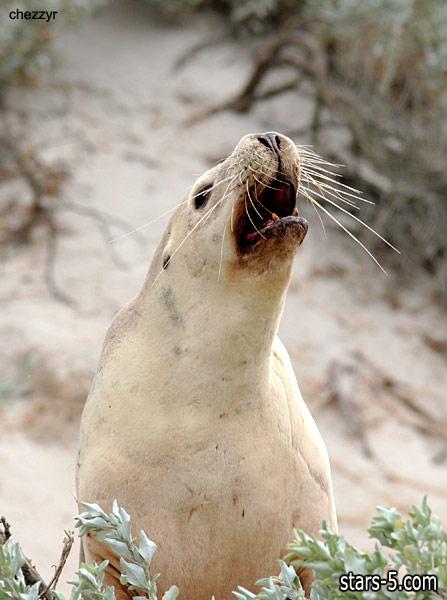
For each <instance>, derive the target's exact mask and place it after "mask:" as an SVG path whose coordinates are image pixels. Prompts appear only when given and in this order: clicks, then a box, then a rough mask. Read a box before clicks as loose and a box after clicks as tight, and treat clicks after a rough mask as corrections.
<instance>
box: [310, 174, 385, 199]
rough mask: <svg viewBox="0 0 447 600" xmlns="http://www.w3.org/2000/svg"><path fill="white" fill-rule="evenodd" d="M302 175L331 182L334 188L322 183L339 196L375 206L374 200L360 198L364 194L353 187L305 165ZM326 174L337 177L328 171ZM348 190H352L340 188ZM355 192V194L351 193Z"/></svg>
mask: <svg viewBox="0 0 447 600" xmlns="http://www.w3.org/2000/svg"><path fill="white" fill-rule="evenodd" d="M302 173H303V174H306V175H309V176H310V177H311V176H312V175H314V176H315V177H318V178H321V179H324V180H326V181H330V182H331V183H332V184H334V186H335V187H334V186H331V185H329V184H327V183H324V182H320V183H321V184H322V185H325V186H326V187H328V188H330V189H332V190H334V191H337V192H338V193H339V194H342V195H345V196H349V197H350V198H354V199H355V200H360V202H366V203H367V204H375V203H374V202H373V201H372V200H367V199H366V198H362V197H361V196H360V194H361V193H362V192H360V191H359V190H356V189H355V188H353V187H350V186H349V185H346V184H344V183H341V181H336V180H335V179H333V178H331V177H327V176H326V175H323V174H322V173H320V172H318V171H315V170H314V169H307V167H306V166H305V165H304V166H303V169H302ZM326 173H329V174H330V175H332V176H333V177H334V176H336V175H335V174H333V173H330V171H326ZM340 187H341V188H346V189H348V190H350V192H346V191H345V190H344V189H339V188H340ZM351 192H353V193H351Z"/></svg>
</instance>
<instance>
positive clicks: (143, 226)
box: [109, 199, 187, 244]
mask: <svg viewBox="0 0 447 600" xmlns="http://www.w3.org/2000/svg"><path fill="white" fill-rule="evenodd" d="M186 201H187V199H186V200H182V201H181V202H180V204H176V205H175V206H173V207H172V208H169V209H168V210H165V211H164V212H162V213H161V215H158V217H155V218H153V219H151V220H150V221H148V222H147V223H144V225H140V226H139V227H136V228H135V229H133V230H132V231H127V232H126V233H122V234H121V235H119V236H117V237H115V238H112V239H111V240H109V243H110V244H114V243H115V242H119V241H120V240H122V239H124V238H126V237H129V235H133V234H134V233H138V232H139V231H142V230H143V229H146V227H149V225H152V223H155V221H158V220H159V219H161V218H163V217H165V216H166V215H168V214H169V213H170V212H172V211H173V210H175V209H176V208H178V207H179V206H181V205H182V204H184V203H185V202H186Z"/></svg>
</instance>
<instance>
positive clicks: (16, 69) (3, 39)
mask: <svg viewBox="0 0 447 600" xmlns="http://www.w3.org/2000/svg"><path fill="white" fill-rule="evenodd" d="M105 2H106V0H41V1H40V2H39V3H38V6H37V5H36V2H34V1H33V0H20V1H19V2H17V1H16V0H3V1H2V3H1V7H0V20H1V36H0V91H1V92H2V93H4V91H5V89H6V88H7V87H8V86H9V85H12V84H16V83H23V82H32V81H35V80H36V79H37V78H38V77H39V76H40V75H41V74H42V73H43V72H45V71H47V70H48V69H49V68H51V67H52V66H53V64H54V61H55V55H54V53H53V49H52V38H53V32H54V31H55V28H56V27H59V25H60V24H64V23H67V22H70V23H73V22H78V21H80V20H81V19H83V18H84V17H86V16H87V15H88V14H90V13H91V12H92V11H93V10H94V9H96V8H99V7H100V6H102V5H103V4H105ZM16 9H19V10H21V11H24V12H25V11H32V10H36V9H38V10H39V11H42V10H46V11H54V10H56V11H58V14H57V16H56V20H52V21H51V22H50V23H46V22H45V21H44V20H32V19H31V20H28V19H10V18H9V13H10V11H11V10H16Z"/></svg>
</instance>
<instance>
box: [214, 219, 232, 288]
mask: <svg viewBox="0 0 447 600" xmlns="http://www.w3.org/2000/svg"><path fill="white" fill-rule="evenodd" d="M228 223H229V220H228V221H227V222H226V223H225V227H224V230H223V234H222V242H221V244H220V260H219V272H218V274H217V281H220V274H221V272H222V262H223V247H224V240H225V234H226V232H227V227H228Z"/></svg>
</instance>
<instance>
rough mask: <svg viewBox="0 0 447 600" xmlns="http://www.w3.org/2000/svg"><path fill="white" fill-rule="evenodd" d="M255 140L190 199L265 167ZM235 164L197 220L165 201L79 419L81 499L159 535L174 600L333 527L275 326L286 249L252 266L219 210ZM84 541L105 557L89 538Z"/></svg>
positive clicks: (310, 423)
mask: <svg viewBox="0 0 447 600" xmlns="http://www.w3.org/2000/svg"><path fill="white" fill-rule="evenodd" d="M281 139H282V140H284V141H283V142H282V146H281V147H282V148H283V147H284V148H285V149H284V150H283V152H284V162H283V169H289V171H290V176H292V175H293V177H294V178H295V179H296V180H297V179H298V177H299V173H298V170H297V169H296V168H295V166H294V165H295V164H296V163H297V161H298V159H299V157H298V156H297V155H296V150H295V147H294V146H293V144H292V143H291V142H289V140H288V139H287V138H281ZM259 146H260V145H259V143H258V142H257V141H256V138H255V136H246V137H245V138H243V139H242V140H241V142H240V143H239V145H238V146H237V148H236V149H235V151H234V152H233V154H232V156H231V157H230V158H229V159H227V161H226V162H225V163H223V165H221V166H219V167H216V168H215V169H213V170H211V171H210V172H208V173H207V174H205V176H203V177H202V178H201V180H199V182H198V183H197V184H196V185H195V186H194V187H193V189H192V192H191V195H190V196H191V197H192V196H193V195H194V193H195V192H196V191H197V190H198V189H199V188H200V185H202V184H203V183H204V182H205V183H206V182H208V181H214V182H215V181H218V180H219V178H220V179H222V178H223V177H225V176H231V175H233V174H235V173H236V175H237V174H238V173H239V171H240V169H241V168H242V167H243V166H246V165H250V164H255V163H256V164H258V161H261V164H262V165H264V169H265V172H267V171H268V168H267V167H268V166H269V165H271V166H272V160H273V159H272V157H271V156H270V154H269V151H268V150H267V149H264V148H263V147H259ZM250 161H255V163H254V162H252V163H250ZM246 171H247V174H246V175H244V176H242V175H241V177H240V178H236V180H235V181H234V182H233V184H234V189H233V190H232V189H231V188H230V189H229V190H227V195H226V196H224V193H225V188H227V183H226V182H225V183H222V184H220V185H219V186H217V187H216V188H214V190H213V193H212V195H211V199H210V201H209V206H208V207H207V208H211V207H213V206H215V209H214V210H213V211H212V212H211V213H210V215H209V217H208V219H205V220H204V221H203V222H202V223H201V224H200V225H199V226H197V227H196V228H195V229H194V227H195V226H196V224H197V223H198V221H199V219H200V218H201V217H202V216H203V214H204V211H202V212H201V211H197V210H196V209H194V207H193V206H192V203H191V198H189V199H187V201H186V202H184V203H183V204H182V205H180V207H179V208H178V209H177V210H176V212H175V214H174V215H173V217H172V219H171V222H170V225H169V226H168V230H167V232H166V234H165V236H164V238H163V240H162V241H161V243H160V246H159V249H158V251H157V253H156V255H155V257H154V260H153V263H152V267H151V271H150V273H149V276H148V279H147V281H146V283H145V286H144V288H143V290H142V292H141V294H140V295H139V296H138V297H137V298H136V299H135V300H134V301H133V302H131V303H130V304H129V305H128V306H127V307H125V308H124V309H123V310H122V311H121V312H120V313H119V315H118V316H117V317H116V319H115V321H114V323H113V324H112V327H111V329H110V331H109V334H108V336H107V338H106V342H105V345H104V350H103V356H102V359H101V364H100V366H99V369H98V373H97V375H96V378H95V382H94V384H93V386H92V390H91V392H90V395H89V398H88V401H87V403H86V406H85V410H84V414H83V418H82V426H81V446H80V455H79V465H78V474H77V485H78V499H79V500H84V501H87V502H98V503H100V504H101V505H102V506H103V508H105V509H110V508H111V502H112V500H113V499H114V498H116V499H117V500H118V502H119V504H121V505H122V506H123V507H124V508H126V510H127V511H128V512H130V514H131V516H132V518H133V521H134V524H135V527H136V528H138V529H140V528H143V529H144V530H145V531H146V533H147V535H148V536H149V537H150V538H151V539H153V540H154V541H155V542H156V543H157V544H158V551H157V553H156V555H155V558H154V561H153V571H154V572H160V573H161V577H160V580H159V589H160V592H164V591H165V589H167V588H168V587H169V586H170V585H172V584H176V585H178V587H179V588H180V591H181V596H180V597H181V598H182V599H184V600H209V599H210V598H211V596H212V595H213V594H214V595H215V597H216V600H230V598H232V595H231V591H232V590H235V589H237V586H238V585H243V586H245V587H247V588H249V589H250V588H251V589H253V587H254V582H255V581H256V579H258V578H260V577H263V576H267V575H270V574H274V573H276V572H277V571H278V566H277V559H278V558H280V557H281V555H282V554H283V553H284V551H285V549H286V544H287V542H288V541H290V540H291V538H292V529H293V528H294V527H299V528H302V529H304V530H305V531H307V532H308V533H312V534H317V533H318V531H319V528H320V526H321V522H322V520H323V519H326V520H328V521H329V523H330V525H331V526H332V527H333V528H335V527H336V517H335V510H334V502H333V496H332V485H331V476H330V470H329V462H328V457H327V453H326V450H325V447H324V444H323V442H322V440H321V437H320V435H319V433H318V430H317V428H316V425H315V423H314V420H313V419H312V417H311V415H310V413H309V411H308V409H307V407H306V405H305V403H304V401H303V399H302V397H301V394H300V392H299V389H298V385H297V382H296V378H295V374H294V372H293V369H292V366H291V363H290V360H289V357H288V354H287V351H286V350H285V348H284V346H283V345H282V344H281V342H280V341H279V340H278V338H277V336H276V334H277V330H278V325H279V321H280V318H281V314H282V311H283V305H284V300H285V295H286V290H287V285H288V281H289V277H290V270H291V264H292V260H293V255H294V253H295V250H296V246H297V243H296V242H294V241H293V240H288V239H284V240H280V241H276V240H275V241H274V242H273V243H272V244H271V246H270V247H269V250H268V255H267V254H266V252H265V251H263V252H260V254H259V256H258V257H256V258H254V259H253V265H250V263H249V262H246V261H244V260H240V258H238V257H237V252H236V251H235V247H234V235H233V233H232V232H231V223H230V219H231V214H232V208H233V207H236V208H237V207H238V206H239V205H238V204H237V203H238V202H240V200H239V198H240V196H241V194H243V192H244V186H243V183H244V181H245V180H244V177H248V178H250V177H251V175H250V171H249V170H247V169H246ZM259 177H261V178H262V175H261V174H260V175H259ZM261 180H262V181H263V182H264V181H265V179H264V180H263V179H261ZM249 181H250V182H252V180H250V179H249ZM241 182H242V183H241ZM297 183H298V181H297ZM222 198H224V199H223V200H222ZM219 202H220V204H219ZM216 203H217V204H216ZM205 211H206V209H205ZM235 214H237V210H235V209H233V218H234V217H235ZM193 229H194V231H193V233H192V234H191V235H190V236H189V238H188V239H187V241H186V242H185V243H184V244H183V245H182V246H181V247H180V250H178V252H177V253H176V254H174V250H175V248H178V247H179V244H180V243H181V242H182V240H183V239H184V238H185V236H186V235H188V232H190V231H191V230H193ZM224 230H226V232H225V236H224V237H223V233H224ZM222 240H223V242H222ZM281 244H282V245H281ZM166 252H168V253H170V254H171V255H172V259H171V262H170V264H169V266H168V268H167V269H166V270H162V267H161V264H162V257H163V256H164V255H166ZM262 265H264V267H262ZM252 266H253V268H252ZM84 551H85V557H86V560H91V559H95V560H100V559H103V558H109V559H110V558H111V556H110V552H109V551H108V549H107V548H105V547H104V546H103V545H101V544H98V543H97V542H95V541H94V540H92V539H91V538H85V539H84ZM113 564H114V565H115V567H118V563H116V561H114V563H113ZM117 576H118V573H117V571H115V569H114V568H113V566H111V568H110V569H109V578H110V579H109V581H113V582H114V583H115V584H116V583H117V581H118V580H117V579H114V578H116V577H117ZM118 585H119V584H118ZM121 593H122V595H123V597H125V591H124V590H122V592H121Z"/></svg>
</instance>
